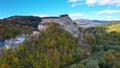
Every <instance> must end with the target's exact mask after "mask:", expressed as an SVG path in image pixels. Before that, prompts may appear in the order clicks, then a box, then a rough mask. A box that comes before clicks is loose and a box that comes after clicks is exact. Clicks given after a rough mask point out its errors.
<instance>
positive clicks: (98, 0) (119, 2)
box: [86, 0, 120, 6]
mask: <svg viewBox="0 0 120 68" xmlns="http://www.w3.org/2000/svg"><path fill="white" fill-rule="evenodd" d="M86 4H88V5H94V4H98V5H116V6H120V0H86Z"/></svg>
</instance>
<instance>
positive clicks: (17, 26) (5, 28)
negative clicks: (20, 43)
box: [0, 18, 37, 41]
mask: <svg viewBox="0 0 120 68" xmlns="http://www.w3.org/2000/svg"><path fill="white" fill-rule="evenodd" d="M10 19H11V18H10ZM24 21H25V20H24ZM36 27H37V26H36ZM34 29H35V27H34V25H33V26H30V24H25V23H24V24H23V23H20V21H18V22H17V21H15V20H12V19H11V20H8V19H1V20H0V41H4V40H5V39H11V38H14V37H16V36H17V35H21V34H29V33H32V31H33V30H34Z"/></svg>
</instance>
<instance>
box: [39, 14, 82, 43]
mask: <svg viewBox="0 0 120 68" xmlns="http://www.w3.org/2000/svg"><path fill="white" fill-rule="evenodd" d="M51 22H54V23H58V24H59V25H61V26H63V27H62V28H63V29H65V30H66V31H68V32H69V33H70V34H72V35H73V36H74V37H77V38H79V40H80V41H79V42H80V43H82V40H83V35H82V33H80V31H79V27H78V26H77V25H75V24H74V23H73V21H72V19H71V18H70V17H69V16H68V15H67V14H65V15H60V16H59V17H43V18H42V20H41V22H40V24H41V23H51ZM39 26H40V25H38V29H39Z"/></svg>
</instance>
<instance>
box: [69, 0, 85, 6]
mask: <svg viewBox="0 0 120 68" xmlns="http://www.w3.org/2000/svg"><path fill="white" fill-rule="evenodd" d="M67 2H71V3H72V5H71V6H72V7H76V6H78V5H82V4H83V0H68V1H67Z"/></svg>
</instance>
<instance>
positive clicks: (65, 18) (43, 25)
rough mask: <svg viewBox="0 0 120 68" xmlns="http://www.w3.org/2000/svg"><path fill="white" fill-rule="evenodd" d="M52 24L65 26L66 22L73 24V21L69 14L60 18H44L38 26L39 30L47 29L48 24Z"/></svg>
mask: <svg viewBox="0 0 120 68" xmlns="http://www.w3.org/2000/svg"><path fill="white" fill-rule="evenodd" d="M52 22H54V23H58V24H60V25H64V23H65V22H72V20H71V18H70V17H69V16H68V15H67V14H64V15H60V16H59V17H43V18H42V19H41V22H40V23H39V25H38V29H39V30H41V29H46V28H47V26H48V23H52ZM68 25H69V23H68Z"/></svg>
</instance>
